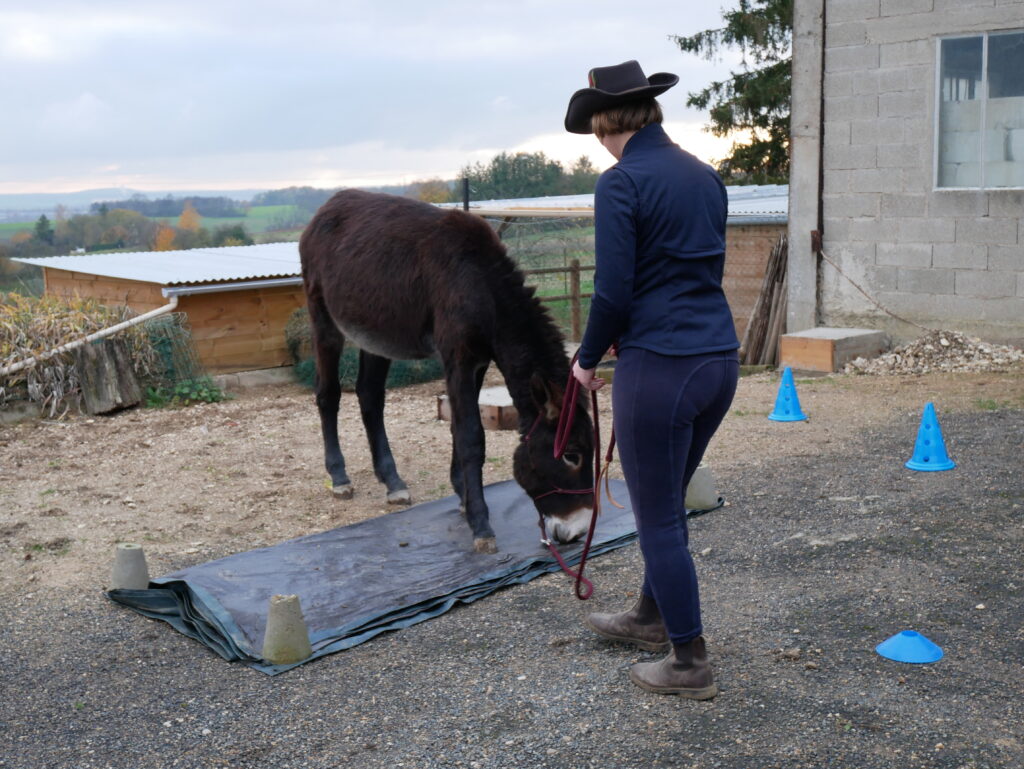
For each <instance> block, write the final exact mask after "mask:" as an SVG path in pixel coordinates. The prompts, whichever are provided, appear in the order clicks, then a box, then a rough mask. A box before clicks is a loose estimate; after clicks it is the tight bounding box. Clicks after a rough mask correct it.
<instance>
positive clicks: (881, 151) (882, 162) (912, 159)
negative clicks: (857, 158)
mask: <svg viewBox="0 0 1024 769" xmlns="http://www.w3.org/2000/svg"><path fill="white" fill-rule="evenodd" d="M851 146H853V145H851ZM921 155H922V149H921V145H919V144H903V143H900V144H880V145H878V147H877V153H876V155H875V164H876V166H877V167H878V168H916V167H919V166H920V165H921Z"/></svg>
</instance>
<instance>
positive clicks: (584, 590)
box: [539, 352, 622, 601]
mask: <svg viewBox="0 0 1024 769" xmlns="http://www.w3.org/2000/svg"><path fill="white" fill-rule="evenodd" d="M578 357H579V352H577V353H576V354H575V355H573V356H572V363H570V364H569V381H568V382H567V383H566V385H565V395H564V397H563V398H562V412H561V413H560V414H559V415H558V427H557V428H556V430H555V450H554V454H555V459H561V458H562V454H564V453H565V449H566V446H567V445H568V444H569V434H570V432H571V431H572V423H573V420H574V419H575V418H576V408H575V404H576V399H577V398H578V397H579V391H580V383H579V381H578V380H577V379H576V377H575V376H573V373H572V368H573V365H575V363H576V359H577V358H578ZM590 404H591V411H592V412H593V414H594V467H595V469H596V471H595V475H594V489H593V492H594V509H593V513H592V515H591V516H590V527H589V528H588V529H587V539H586V541H585V542H584V544H583V553H582V555H581V556H580V565H579V568H578V569H577V570H576V571H573V570H572V569H571V568H569V565H568V564H567V563H566V562H565V560H564V559H563V558H562V555H561V554H560V553H559V552H558V549H557V548H556V547H555V545H554V543H553V542H552V541H551V539H550V538H549V537H548V532H547V528H546V527H545V525H544V516H543V515H541V516H539V518H540V533H541V540H540V541H541V543H542V544H544V545H546V546H547V548H548V550H550V551H551V554H552V555H553V556H554V557H555V560H556V561H558V565H559V566H560V567H561V568H562V571H564V572H565V573H566V574H568V575H569V576H570V577H573V578H574V579H575V580H576V584H575V587H574V590H575V592H576V597H577V598H578V599H580V600H581V601H585V600H587V599H588V598H590V596H591V595H593V593H594V585H593V583H592V582H591V581H590V580H589V579H587V578H586V577H584V576H583V569H584V567H585V566H586V563H587V555H588V554H589V553H590V543H591V542H592V541H593V539H594V530H595V529H596V528H597V517H598V515H599V514H600V512H601V478H602V476H603V477H604V479H605V490H606V492H608V499H609V500H610V501H611V503H612V504H613V505H615V506H616V507H620V508H621V507H622V505H620V504H619V503H618V502H616V501H615V500H614V499H612V497H611V493H610V492H611V489H610V487H609V486H608V465H609V464H610V463H611V461H612V452H613V451H614V450H615V430H614V428H613V429H612V436H611V439H610V440H609V442H608V452H607V454H606V455H605V460H604V468H603V469H602V466H601V425H600V418H599V416H598V413H597V391H596V390H591V391H590ZM567 405H568V406H569V408H566V406H567ZM582 493H586V492H585V491H584V492H582Z"/></svg>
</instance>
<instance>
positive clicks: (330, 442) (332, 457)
mask: <svg viewBox="0 0 1024 769" xmlns="http://www.w3.org/2000/svg"><path fill="white" fill-rule="evenodd" d="M309 319H310V323H311V326H312V331H313V350H314V351H315V355H316V407H317V410H319V412H320V430H321V432H322V433H323V438H324V465H325V466H326V468H327V472H328V474H329V475H330V476H331V491H332V492H333V493H334V495H335V496H336V497H339V498H340V499H351V498H352V482H351V481H350V480H349V478H348V474H347V473H346V472H345V457H344V456H343V455H342V453H341V445H340V444H339V442H338V408H339V406H340V404H341V380H340V379H339V378H338V362H339V361H340V360H341V351H342V348H343V347H344V345H345V338H344V337H343V336H342V335H341V332H340V331H338V329H337V327H336V326H335V325H334V322H333V321H332V320H331V319H330V317H329V316H328V314H327V311H326V309H324V308H323V307H322V306H320V304H319V303H317V302H310V304H309Z"/></svg>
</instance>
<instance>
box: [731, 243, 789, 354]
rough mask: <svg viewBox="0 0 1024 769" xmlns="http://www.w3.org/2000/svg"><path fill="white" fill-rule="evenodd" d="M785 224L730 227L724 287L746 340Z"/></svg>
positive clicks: (733, 314)
mask: <svg viewBox="0 0 1024 769" xmlns="http://www.w3.org/2000/svg"><path fill="white" fill-rule="evenodd" d="M785 232H786V225H785V224H751V225H730V226H728V227H727V228H726V230H725V275H724V277H723V278H722V288H723V289H724V290H725V296H726V298H727V299H728V300H729V307H731V308H732V316H733V321H734V323H735V325H736V336H737V337H739V338H740V339H742V338H743V334H744V332H745V331H746V330H747V323H748V322H749V321H750V313H751V311H752V310H753V309H754V304H755V303H756V302H757V295H758V294H760V293H761V283H762V281H763V280H764V271H765V268H766V267H767V265H768V257H770V256H771V254H772V248H774V246H775V243H776V241H778V239H779V236H780V235H783V234H785Z"/></svg>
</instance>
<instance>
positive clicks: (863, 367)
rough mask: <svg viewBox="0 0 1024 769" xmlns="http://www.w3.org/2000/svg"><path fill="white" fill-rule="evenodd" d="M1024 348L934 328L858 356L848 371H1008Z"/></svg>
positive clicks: (1019, 357) (859, 372)
mask: <svg viewBox="0 0 1024 769" xmlns="http://www.w3.org/2000/svg"><path fill="white" fill-rule="evenodd" d="M1021 361H1024V350H1018V349H1017V348H1016V347H1005V346H1003V345H998V344H987V343H985V342H982V341H981V340H979V339H973V338H971V337H969V336H965V335H964V334H961V333H960V332H958V331H931V332H929V333H928V334H925V335H924V336H922V337H921V338H920V339H915V340H914V341H912V342H908V343H907V344H905V345H903V346H902V347H897V348H896V349H895V350H893V351H892V352H888V353H885V354H884V355H880V356H878V357H877V358H870V359H868V358H855V359H854V360H852V361H850V362H849V363H847V364H846V367H845V368H844V371H845V373H847V374H927V373H929V372H932V371H1005V370H1006V369H1007V368H1009V367H1010V366H1011V365H1013V364H1014V363H1019V362H1021Z"/></svg>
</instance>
